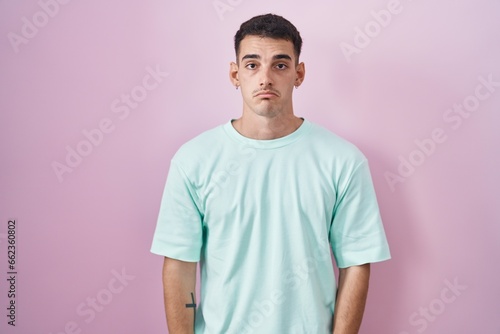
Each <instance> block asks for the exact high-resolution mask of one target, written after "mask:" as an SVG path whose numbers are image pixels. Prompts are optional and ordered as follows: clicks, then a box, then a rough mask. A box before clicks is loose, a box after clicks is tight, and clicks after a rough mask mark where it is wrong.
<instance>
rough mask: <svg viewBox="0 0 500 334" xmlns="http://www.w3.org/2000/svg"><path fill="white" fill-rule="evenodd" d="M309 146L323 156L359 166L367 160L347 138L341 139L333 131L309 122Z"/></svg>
mask: <svg viewBox="0 0 500 334" xmlns="http://www.w3.org/2000/svg"><path fill="white" fill-rule="evenodd" d="M309 123H310V131H309V133H308V134H309V136H308V137H309V138H308V139H309V141H310V142H309V144H310V145H311V149H313V150H315V151H317V152H318V153H319V154H321V155H326V156H331V157H334V158H335V159H340V160H344V161H350V162H353V163H354V164H357V163H358V164H359V163H361V162H363V161H365V160H366V157H365V155H364V154H363V153H362V152H361V150H360V149H359V148H358V147H357V146H356V145H354V144H353V143H351V142H350V141H348V140H347V139H345V138H342V137H340V136H339V135H337V134H336V133H334V132H333V131H331V130H329V129H327V128H325V127H324V126H322V125H319V124H316V123H313V122H309Z"/></svg>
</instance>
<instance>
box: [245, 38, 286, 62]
mask: <svg viewBox="0 0 500 334" xmlns="http://www.w3.org/2000/svg"><path fill="white" fill-rule="evenodd" d="M247 54H257V55H259V56H261V57H263V58H264V57H266V56H269V57H272V56H273V55H275V54H287V55H289V56H290V57H291V58H292V59H293V60H295V53H294V47H293V43H292V42H290V41H287V40H285V39H275V38H269V37H260V36H253V35H250V36H245V38H243V39H242V40H241V42H240V52H239V55H238V58H240V60H241V58H243V57H244V56H245V55H247Z"/></svg>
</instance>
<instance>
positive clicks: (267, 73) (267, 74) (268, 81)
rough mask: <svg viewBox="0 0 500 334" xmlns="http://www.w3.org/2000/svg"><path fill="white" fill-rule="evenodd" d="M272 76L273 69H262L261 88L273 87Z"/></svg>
mask: <svg viewBox="0 0 500 334" xmlns="http://www.w3.org/2000/svg"><path fill="white" fill-rule="evenodd" d="M271 76H272V74H271V68H266V67H263V68H262V72H261V78H260V87H261V88H263V87H268V86H272V85H273V80H272V77H271Z"/></svg>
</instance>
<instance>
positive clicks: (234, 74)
mask: <svg viewBox="0 0 500 334" xmlns="http://www.w3.org/2000/svg"><path fill="white" fill-rule="evenodd" d="M238 68H239V67H238V64H236V63H235V62H234V61H232V62H231V63H230V64H229V80H230V81H231V83H232V84H233V86H235V87H236V89H238V87H239V86H240V80H239V79H238Z"/></svg>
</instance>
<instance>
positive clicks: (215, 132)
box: [172, 124, 224, 163]
mask: <svg viewBox="0 0 500 334" xmlns="http://www.w3.org/2000/svg"><path fill="white" fill-rule="evenodd" d="M223 126H224V125H223V124H221V125H218V126H216V127H214V128H212V129H209V130H206V131H204V132H202V133H201V134H199V135H197V136H196V137H194V138H192V139H190V140H188V141H187V142H185V143H184V144H182V145H181V146H180V147H179V149H178V150H177V152H176V153H175V155H174V157H173V158H172V160H175V161H178V162H180V163H190V162H192V161H193V159H195V160H198V161H199V160H200V159H201V158H202V157H203V156H206V155H207V154H210V152H213V151H214V149H215V148H217V147H219V146H220V145H221V143H222V142H223V139H224V138H223V136H224V130H223Z"/></svg>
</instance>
